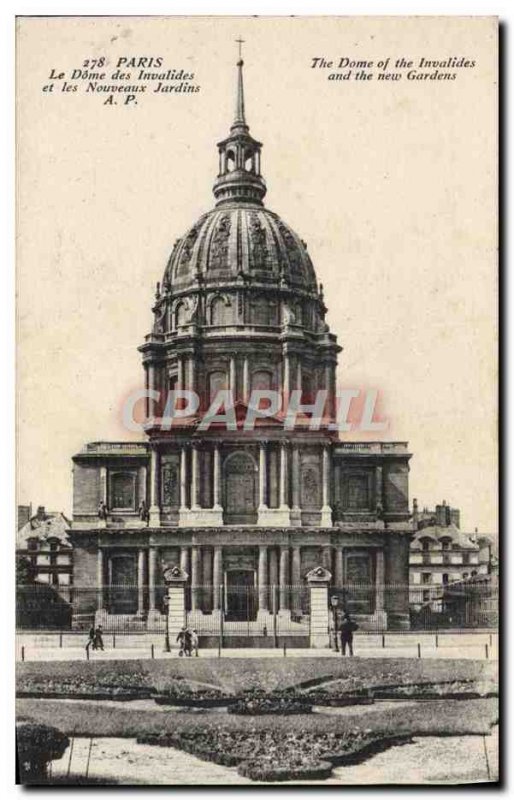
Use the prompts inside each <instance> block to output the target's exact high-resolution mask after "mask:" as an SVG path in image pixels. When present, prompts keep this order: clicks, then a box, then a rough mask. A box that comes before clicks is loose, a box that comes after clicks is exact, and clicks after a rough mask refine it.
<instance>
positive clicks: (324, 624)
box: [307, 567, 332, 647]
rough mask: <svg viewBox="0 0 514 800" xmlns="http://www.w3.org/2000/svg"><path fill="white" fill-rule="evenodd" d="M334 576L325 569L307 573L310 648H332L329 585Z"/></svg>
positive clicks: (316, 569) (318, 568)
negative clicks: (309, 609) (309, 608)
mask: <svg viewBox="0 0 514 800" xmlns="http://www.w3.org/2000/svg"><path fill="white" fill-rule="evenodd" d="M331 579H332V574H331V573H330V572H329V571H328V569H325V568H324V567H315V568H314V569H311V571H310V572H309V573H307V582H308V584H309V590H310V596H311V597H310V607H311V620H310V642H309V644H310V647H330V639H329V632H328V631H329V626H330V620H329V611H328V585H329V583H330V581H331Z"/></svg>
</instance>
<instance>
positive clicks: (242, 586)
mask: <svg viewBox="0 0 514 800" xmlns="http://www.w3.org/2000/svg"><path fill="white" fill-rule="evenodd" d="M226 578H227V595H226V619H227V621H235V620H239V621H247V620H253V619H256V616H257V602H256V596H255V594H256V590H255V573H254V571H253V570H249V569H241V570H229V571H228V572H227V573H226Z"/></svg>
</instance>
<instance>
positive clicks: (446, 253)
mask: <svg viewBox="0 0 514 800" xmlns="http://www.w3.org/2000/svg"><path fill="white" fill-rule="evenodd" d="M497 65H498V20H497V18H495V17H298V18H292V17H289V18H285V17H283V18H280V17H187V16H184V17H171V16H170V17H151V16H149V17H115V16H111V17H109V16H104V17H19V18H18V20H17V63H16V73H17V74H16V80H17V95H16V114H17V142H16V144H17V419H18V423H17V424H18V428H17V441H18V456H17V457H18V473H17V511H18V517H17V530H16V579H17V582H16V626H17V644H16V659H17V664H16V679H17V726H16V736H17V752H18V771H19V778H18V780H19V782H20V783H22V784H37V785H42V784H45V785H48V784H50V785H63V784H68V785H69V784H71V785H78V784H80V785H85V784H88V785H90V784H96V785H104V784H120V785H163V784H164V785H172V784H175V785H198V786H206V785H214V786H216V785H218V786H224V785H230V786H241V787H244V786H247V787H252V786H254V785H257V784H259V785H265V784H281V785H289V784H291V783H296V784H311V783H315V784H318V785H319V786H333V785H340V786H347V785H359V784H372V785H377V784H378V785H381V784H414V785H415V784H439V785H454V784H473V783H494V782H497V781H498V779H499V763H498V646H499V644H498V622H499V620H498V609H499V606H498V591H499V589H498V584H499V560H498V559H499V555H498V553H499V551H498V539H499V525H498V500H497V496H498V478H497V469H498V442H497V393H498V360H497V351H498V314H497V312H498V274H497V271H498V264H497V240H498V208H497V183H498V175H497V155H498V152H497V151H498V66H497Z"/></svg>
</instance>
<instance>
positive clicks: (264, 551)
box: [258, 544, 269, 615]
mask: <svg viewBox="0 0 514 800" xmlns="http://www.w3.org/2000/svg"><path fill="white" fill-rule="evenodd" d="M258 577H259V615H262V613H263V612H264V613H265V614H267V613H268V611H269V603H268V548H267V546H266V545H265V544H261V545H259V576H258Z"/></svg>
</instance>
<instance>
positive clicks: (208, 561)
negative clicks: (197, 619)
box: [202, 547, 212, 612]
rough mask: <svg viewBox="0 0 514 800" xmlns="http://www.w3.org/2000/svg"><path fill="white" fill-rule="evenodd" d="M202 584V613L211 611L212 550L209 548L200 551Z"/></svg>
mask: <svg viewBox="0 0 514 800" xmlns="http://www.w3.org/2000/svg"><path fill="white" fill-rule="evenodd" d="M202 576H203V577H202V583H203V604H202V608H203V611H209V612H210V611H211V610H212V550H211V548H210V547H204V548H203V549H202Z"/></svg>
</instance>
